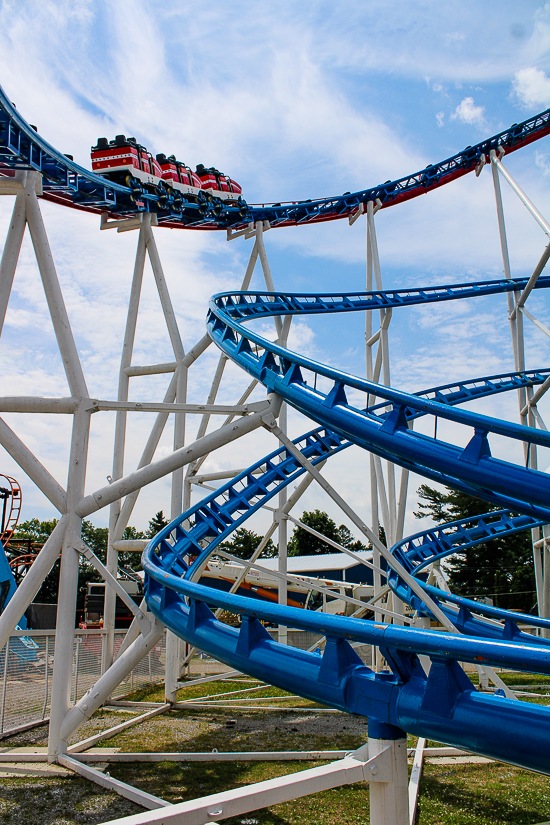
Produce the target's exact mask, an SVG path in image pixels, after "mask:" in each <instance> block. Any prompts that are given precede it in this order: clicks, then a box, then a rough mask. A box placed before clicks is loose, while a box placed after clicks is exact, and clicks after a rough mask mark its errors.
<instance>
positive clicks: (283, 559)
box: [277, 345, 288, 645]
mask: <svg viewBox="0 0 550 825" xmlns="http://www.w3.org/2000/svg"><path fill="white" fill-rule="evenodd" d="M283 346H284V345H283ZM287 419H288V415H287V405H286V404H285V403H283V404H282V405H281V412H280V414H279V426H280V428H281V430H282V431H283V432H284V433H285V434H286V432H287ZM279 443H280V444H281V446H283V444H282V443H281V442H279ZM286 502H287V488H286V487H283V489H282V490H281V492H280V493H279V509H278V514H277V517H278V525H279V529H278V535H277V538H278V544H279V559H278V571H279V574H280V575H281V576H283V577H284V578H280V579H279V584H278V603H279V604H282V605H285V606H286V604H287V602H288V582H287V579H286V576H287V574H288V521H287V519H286V518H284V508H285V505H286ZM277 640H278V641H279V642H280V643H281V644H284V645H286V644H287V642H288V628H287V627H286V626H285V625H281V624H280V625H278V635H277Z"/></svg>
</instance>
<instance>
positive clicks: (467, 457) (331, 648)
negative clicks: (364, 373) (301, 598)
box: [143, 279, 550, 773]
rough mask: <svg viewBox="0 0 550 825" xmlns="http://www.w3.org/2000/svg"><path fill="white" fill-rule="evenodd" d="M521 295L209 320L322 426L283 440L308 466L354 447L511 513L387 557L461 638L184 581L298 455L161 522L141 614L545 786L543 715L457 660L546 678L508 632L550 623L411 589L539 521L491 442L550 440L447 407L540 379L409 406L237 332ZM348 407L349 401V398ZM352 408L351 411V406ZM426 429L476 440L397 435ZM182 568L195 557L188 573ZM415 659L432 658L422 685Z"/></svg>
mask: <svg viewBox="0 0 550 825" xmlns="http://www.w3.org/2000/svg"><path fill="white" fill-rule="evenodd" d="M525 283H526V281H524V280H517V281H515V282H514V283H512V284H511V283H510V282H508V281H501V282H495V281H490V282H489V281H487V282H479V283H476V284H459V285H454V286H453V285H451V286H446V287H437V288H426V289H421V290H407V291H403V290H400V291H394V292H376V293H363V294H359V295H351V296H350V295H322V296H321V295H312V296H305V295H299V296H298V295H290V296H283V295H279V294H277V293H238V294H224V295H218V296H215V297H214V298H213V299H212V302H211V305H210V310H209V315H208V321H207V323H208V329H209V332H210V334H211V336H212V337H213V339H214V341H215V342H216V343H217V344H218V346H219V347H220V348H221V349H222V350H223V351H224V352H225V353H226V354H227V355H228V356H229V357H230V358H231V359H232V360H234V361H235V362H236V363H237V364H239V366H241V367H242V368H243V369H245V370H246V371H247V372H248V373H249V374H251V375H253V376H254V377H255V378H257V379H258V380H260V381H261V382H262V383H263V384H264V385H265V386H266V387H267V388H268V390H269V391H271V392H274V393H276V394H277V395H279V396H281V397H283V398H284V399H285V400H286V401H288V402H289V403H290V404H291V405H292V406H294V407H295V408H296V409H298V410H300V411H302V412H304V413H305V414H306V415H307V416H309V417H310V418H313V419H314V420H317V421H318V423H319V424H320V425H321V426H320V428H318V429H317V430H313V431H311V432H309V433H306V434H305V435H304V436H302V437H301V438H300V439H297V440H296V441H295V442H294V443H295V446H297V447H298V449H299V450H300V452H301V453H302V455H304V456H305V457H307V458H308V459H309V460H310V461H311V462H312V463H313V464H316V463H317V464H318V463H320V462H322V461H324V460H325V459H327V458H329V457H330V456H331V455H333V454H334V453H335V452H338V451H340V450H341V449H344V448H345V447H346V446H348V445H349V444H350V443H355V444H358V445H360V446H362V447H365V448H367V449H368V450H370V451H372V452H375V453H377V454H378V455H381V456H383V457H385V458H388V459H390V460H392V461H394V462H396V463H398V464H401V465H402V466H405V467H409V468H411V469H414V470H415V471H416V472H419V473H420V474H423V475H425V476H427V477H429V478H437V480H440V481H443V482H445V483H447V484H450V485H451V486H453V487H458V489H463V490H465V491H467V492H473V493H474V494H477V495H479V496H481V497H482V498H488V499H489V500H492V501H495V502H496V503H499V504H501V505H504V506H505V507H511V506H512V504H513V508H514V510H516V511H519V513H520V515H519V516H517V515H516V516H513V515H512V514H511V513H510V512H508V511H505V510H502V511H498V512H492V513H488V514H486V515H484V516H481V517H479V518H478V519H476V520H473V521H472V520H471V521H470V522H468V523H462V522H461V523H453V524H450V525H445V526H443V527H440V528H437V530H436V531H433V530H432V531H428V532H426V533H424V534H418V535H417V536H413V537H410V538H409V539H407V540H406V541H405V542H402V543H400V544H399V545H396V546H395V547H394V548H392V554H393V557H394V559H395V562H396V567H398V569H399V567H400V568H403V567H404V568H405V569H406V570H407V571H408V572H410V573H412V574H413V576H414V577H415V578H416V580H417V582H419V583H421V584H422V586H423V587H424V589H425V590H426V591H428V592H429V594H430V595H431V596H432V598H435V599H436V600H437V602H438V604H439V605H440V606H441V607H442V608H443V609H444V610H445V612H446V613H447V615H448V616H449V617H451V618H452V621H453V622H455V624H456V625H457V627H458V629H459V630H461V631H462V633H463V634H464V635H461V636H458V635H449V634H447V633H441V632H433V631H428V630H425V631H421V630H416V629H412V628H403V627H398V626H392V625H386V624H381V623H375V622H371V621H362V620H360V619H354V618H344V617H333V616H327V615H324V614H316V613H311V612H309V611H304V610H297V609H295V608H290V607H284V606H279V605H272V604H269V605H266V604H263V603H260V602H258V600H254V599H247V598H243V597H239V596H236V595H234V594H227V593H220V592H219V591H215V590H213V589H212V588H209V587H205V586H203V585H200V584H197V583H196V581H194V580H193V579H194V578H197V577H198V576H199V575H200V570H201V569H202V566H203V565H204V564H205V563H206V561H207V559H208V557H209V555H210V554H211V553H212V552H213V551H214V549H215V547H216V546H217V545H218V544H219V543H220V542H221V541H223V539H224V538H225V537H226V536H228V535H229V534H230V533H231V532H232V531H233V529H234V528H235V527H237V526H239V525H240V524H242V523H243V522H244V521H245V520H246V518H247V517H248V516H249V515H250V514H251V513H252V512H255V511H256V510H257V509H258V508H259V507H260V506H262V504H263V503H265V502H267V501H268V500H269V499H270V498H272V497H273V496H274V495H275V494H276V493H277V492H278V491H279V490H280V489H281V487H283V486H286V485H287V484H289V483H291V482H292V481H294V480H295V479H296V478H297V477H298V475H299V474H300V472H302V471H303V467H302V465H301V464H300V462H299V461H298V460H297V458H296V456H295V455H294V454H293V452H292V451H289V450H287V449H286V448H282V449H281V450H278V451H275V452H273V453H272V454H270V455H269V456H267V457H266V458H264V459H262V461H260V462H258V464H256V465H254V466H253V467H250V468H248V469H247V470H246V471H245V472H244V473H242V474H241V475H240V476H238V477H237V478H236V479H235V480H234V481H232V482H230V483H228V484H227V485H225V486H224V487H222V488H221V489H220V490H219V491H217V492H216V493H213V494H212V495H211V496H209V497H208V498H207V499H205V500H203V501H202V502H201V503H200V504H198V505H196V506H195V507H194V508H192V509H191V510H189V511H187V512H186V513H184V514H183V515H182V516H181V517H180V518H178V519H176V520H175V521H174V522H172V524H170V525H169V526H168V527H166V528H165V529H164V530H163V531H162V532H161V533H160V534H159V535H158V536H157V537H156V538H155V539H154V540H153V541H152V542H151V543H150V544H149V545H148V547H147V548H146V550H145V552H144V556H143V564H144V569H145V571H146V598H147V602H148V605H149V607H150V609H151V610H152V611H153V612H154V613H155V614H156V615H157V616H158V617H159V618H161V619H162V621H163V622H164V623H165V624H166V625H167V626H168V627H169V628H170V629H171V630H173V631H174V632H175V633H177V634H178V635H180V636H182V637H183V638H185V639H186V640H187V641H189V642H191V643H192V644H194V645H197V646H198V647H200V648H201V649H203V650H206V651H208V652H209V653H210V654H211V655H213V656H215V657H216V658H217V659H220V660H221V661H224V662H226V663H227V664H229V665H230V666H231V667H234V668H238V669H241V670H243V671H244V672H247V673H250V674H252V675H255V676H258V677H259V678H262V679H267V680H268V681H269V682H271V683H273V684H276V685H279V686H280V687H282V688H285V689H287V690H291V691H294V692H297V693H299V694H301V695H303V696H306V697H307V698H310V699H313V700H315V701H320V702H324V703H326V704H329V705H331V706H333V707H337V708H341V709H343V710H346V711H348V712H352V713H360V714H363V715H366V716H368V717H369V718H370V719H375V720H377V721H378V722H381V723H386V724H391V725H394V726H396V727H399V728H402V729H404V730H407V731H409V732H411V733H417V734H418V735H421V736H424V737H429V738H434V739H436V740H438V741H442V742H447V743H449V744H451V745H454V746H456V747H464V748H468V749H469V750H472V751H474V752H476V753H480V754H484V755H487V756H490V757H493V758H496V759H500V760H502V761H505V762H511V763H513V764H517V765H521V766H523V767H527V768H530V769H533V770H539V771H543V772H546V773H550V757H549V756H548V754H547V749H546V747H545V746H544V744H543V742H544V741H545V738H546V734H545V733H542V731H547V726H548V723H549V721H550V711H549V710H548V709H547V708H544V707H540V706H535V705H529V704H525V703H519V702H511V701H510V700H509V699H505V698H503V697H500V696H491V697H488V696H486V695H482V694H479V693H477V692H476V691H475V690H474V689H473V687H472V684H471V682H470V681H469V679H467V677H466V676H465V675H464V673H463V671H462V669H461V667H460V665H459V664H458V663H459V662H464V661H466V662H472V663H474V664H483V665H490V666H506V667H512V668H514V669H517V670H525V671H536V672H540V673H547V672H550V670H549V669H550V649H549V647H548V643H547V640H546V639H543V638H541V639H539V638H534V637H532V636H528V635H527V634H526V633H524V632H522V631H520V629H519V627H518V622H519V621H526V622H529V623H531V624H534V625H536V626H538V627H542V628H544V629H546V630H548V629H549V628H550V622H549V621H546V620H544V619H535V620H532V619H530V617H523V616H520V617H518V615H517V614H515V613H512V612H510V611H501V610H500V611H499V610H498V609H496V608H493V609H491V608H488V607H485V606H483V607H482V606H480V605H477V604H476V603H472V602H470V601H469V600H467V599H460V598H459V597H454V596H452V594H446V593H444V592H443V591H441V590H439V589H437V588H433V587H431V586H430V587H428V586H427V585H426V584H425V583H424V582H422V577H421V576H420V578H418V576H419V574H421V573H422V570H423V569H425V567H426V565H427V564H430V563H431V562H432V561H434V560H436V559H437V558H441V557H442V556H444V555H448V554H449V553H453V552H460V548H462V547H467V546H468V545H471V544H473V543H479V542H481V541H484V540H487V539H488V538H489V537H491V536H493V537H494V536H495V535H504V534H505V535H510V534H513V533H515V532H519V531H520V530H525V529H529V528H532V527H535V526H538V525H540V524H541V523H544V522H546V521H548V520H549V516H550V508H549V506H548V502H549V501H550V499H549V498H548V494H549V493H550V483H549V479H548V476H547V475H546V474H544V473H539V472H537V471H535V470H532V469H529V468H525V467H523V466H521V465H518V464H513V463H512V462H511V461H503V460H501V459H496V458H494V457H493V456H491V453H490V449H489V443H488V438H489V436H490V435H491V434H493V433H495V434H498V435H500V436H504V437H505V438H508V439H512V440H520V441H523V442H524V443H528V444H529V443H537V444H540V445H543V446H546V447H548V446H550V436H549V435H548V434H547V433H543V432H541V431H533V430H532V429H530V428H527V427H522V426H519V425H514V424H508V423H505V422H502V421H499V420H498V419H494V418H490V417H488V416H483V415H479V414H478V413H473V412H471V411H466V410H461V409H458V408H457V406H458V405H459V404H461V403H464V402H466V401H469V400H471V399H473V398H480V397H484V396H488V395H492V394H495V393H500V392H505V391H507V390H510V389H516V388H517V387H518V386H527V385H528V384H529V383H530V384H531V385H532V386H534V385H535V384H539V385H540V384H542V383H543V382H544V381H545V380H546V377H547V374H548V371H547V370H543V371H534V372H531V373H515V374H502V375H498V376H489V377H484V378H481V379H477V380H474V381H471V382H463V383H458V384H456V383H455V384H448V385H445V386H442V387H436V388H432V389H429V390H426V391H425V392H423V393H419V394H414V395H413V394H409V393H403V392H400V391H397V390H392V389H389V388H386V387H382V386H380V385H378V384H374V383H373V382H369V381H364V380H362V379H358V378H355V377H354V376H350V375H348V374H346V373H343V372H341V371H339V370H335V369H333V368H328V367H325V366H323V365H321V364H317V363H316V362H314V361H312V360H311V359H307V358H304V357H303V356H300V355H298V354H296V353H292V352H290V351H289V350H286V349H283V348H281V347H279V346H278V345H276V344H273V343H272V342H270V341H267V340H266V339H265V338H263V337H262V336H260V335H258V334H257V333H255V332H253V331H251V330H250V329H249V328H248V327H247V325H246V323H245V321H246V320H249V319H251V318H257V317H262V318H263V317H266V316H269V315H285V314H300V313H302V312H305V313H308V312H310V313H311V312H315V313H318V314H330V313H331V312H344V311H364V310H365V309H370V308H374V307H376V306H382V305H383V306H386V307H387V306H407V305H411V304H414V303H429V302H434V301H443V300H452V299H462V298H471V297H475V296H482V295H486V294H497V293H500V292H506V291H510V290H514V291H518V290H521V289H522V288H523V287H524V286H525ZM549 285H550V282H549V281H548V279H545V281H542V280H541V281H539V284H538V286H539V288H546V287H547V286H549ZM323 381H324V386H322V387H321V386H320V385H321V384H322V382H323ZM352 393H353V394H354V399H353V402H352V401H351V400H348V399H351V396H352ZM361 396H362V397H363V398H364V399H365V404H364V405H363V404H361V403H360V401H358V400H357V398H359V397H361ZM379 399H381V401H379ZM427 415H429V416H434V417H435V418H440V417H441V418H447V419H450V420H452V421H453V422H455V424H457V425H460V426H465V427H468V428H469V429H470V431H473V434H472V437H471V438H470V441H469V442H468V445H467V447H466V448H459V447H456V446H454V445H452V444H450V443H447V442H444V441H442V440H440V439H437V438H435V437H434V438H430V437H428V436H425V435H422V434H420V433H416V432H415V431H413V430H411V429H410V428H409V425H410V422H411V419H413V418H419V417H421V416H427ZM503 479H504V480H503ZM512 490H513V495H511V493H510V491H512ZM190 557H192V558H193V559H194V561H193V563H192V564H191V565H189V564H188V562H189V560H190ZM388 581H389V583H390V585H391V586H392V588H393V589H394V590H395V591H396V592H397V593H398V594H399V595H400V596H401V597H402V598H405V599H406V600H408V601H409V602H410V603H412V604H413V606H414V607H415V608H416V609H418V610H419V611H420V612H421V613H424V614H427V613H428V610H427V608H426V605H425V604H424V603H423V602H422V600H421V598H420V597H419V596H418V595H417V594H413V592H412V590H411V589H410V588H409V586H408V585H407V584H406V582H404V581H403V579H402V578H400V576H399V574H398V573H396V572H395V571H390V572H389V574H388ZM213 607H217V608H223V609H225V610H229V611H232V612H237V613H240V614H241V616H242V619H243V621H242V625H241V628H240V630H237V629H235V628H232V627H228V626H227V625H225V624H222V623H220V622H218V621H217V620H216V619H215V617H214V615H213V613H212V612H211V609H210V608H213ZM473 611H475V613H474V612H473ZM499 620H500V622H499ZM262 621H269V622H274V623H277V624H283V625H286V626H291V627H295V628H300V629H303V630H310V631H313V632H317V633H319V634H322V635H324V636H326V638H327V643H326V646H325V650H324V653H323V655H322V656H319V655H316V654H314V653H309V652H306V651H300V650H296V649H295V648H288V647H287V646H285V645H280V644H278V643H276V642H274V641H273V640H272V639H271V637H270V636H269V634H268V633H267V632H266V630H265V628H264V627H263V625H262V623H261V622H262ZM469 634H470V635H471V636H474V637H475V638H470V637H469ZM353 642H361V643H364V644H365V643H367V644H375V645H378V646H379V647H380V649H381V650H382V653H383V655H384V657H385V658H386V661H387V662H388V664H389V666H390V668H391V673H385V674H375V673H373V672H372V671H371V670H370V669H369V668H368V667H366V666H365V665H363V663H362V662H361V660H360V659H359V657H358V656H357V654H356V653H355V652H354V650H353V648H352V646H351V644H352V643H353ZM419 655H424V656H428V657H429V658H430V660H431V667H430V670H429V673H428V675H426V672H425V671H424V669H423V668H422V667H421V665H420V660H419V658H418V656H419ZM512 732H513V733H512ZM511 733H512V737H513V741H514V749H513V751H512V750H511V748H510V741H512V740H511V738H510V735H511ZM518 742H520V745H519V747H517V748H516V743H518Z"/></svg>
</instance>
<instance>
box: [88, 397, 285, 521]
mask: <svg viewBox="0 0 550 825" xmlns="http://www.w3.org/2000/svg"><path fill="white" fill-rule="evenodd" d="M271 416H272V413H271V408H270V404H269V402H266V404H265V406H264V409H263V412H262V413H252V415H248V416H246V417H243V418H241V419H240V420H239V421H238V422H237V423H236V424H231V425H228V426H226V427H222V428H221V429H219V430H216V431H215V432H213V433H209V434H208V435H205V436H204V437H203V438H200V439H198V440H197V441H195V442H193V444H191V445H189V446H187V447H182V448H181V449H179V450H176V452H174V453H172V454H171V455H169V456H167V457H166V458H163V459H160V460H159V461H156V462H154V463H153V464H148V465H147V466H145V467H142V468H141V469H139V470H136V471H135V472H133V473H130V474H129V475H127V476H125V477H124V478H121V479H119V480H118V481H113V483H112V484H109V485H107V486H106V487H101V488H100V489H99V490H96V491H95V492H94V493H92V494H91V495H88V496H86V497H85V498H83V499H82V500H81V501H80V502H79V504H78V506H77V508H76V512H77V513H78V514H79V515H81V516H82V517H86V516H89V515H90V514H91V513H93V512H95V511H96V510H101V508H102V507H106V506H107V505H109V504H112V503H113V502H114V501H117V500H118V499H120V498H121V497H122V496H125V495H127V494H128V493H132V492H134V491H135V490H139V489H140V488H141V487H144V486H145V485H146V484H151V483H152V482H153V481H157V479H159V478H162V477H163V476H165V475H168V474H169V473H171V472H173V470H176V469H177V468H178V467H183V466H184V465H185V464H189V463H190V462H191V461H193V460H194V459H196V458H199V457H200V456H202V455H205V454H206V453H210V452H212V450H216V449H218V447H222V446H223V445H225V444H229V443H230V442H231V441H235V440H236V439H237V438H239V437H240V436H241V435H245V434H246V433H250V432H252V431H253V430H255V429H257V428H258V427H261V426H262V425H264V424H265V423H266V421H267V420H269V418H270V417H271Z"/></svg>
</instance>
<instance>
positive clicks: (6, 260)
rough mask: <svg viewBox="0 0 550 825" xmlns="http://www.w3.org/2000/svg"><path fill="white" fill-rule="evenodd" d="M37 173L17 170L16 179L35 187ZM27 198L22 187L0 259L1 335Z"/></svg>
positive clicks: (17, 257)
mask: <svg viewBox="0 0 550 825" xmlns="http://www.w3.org/2000/svg"><path fill="white" fill-rule="evenodd" d="M37 174H38V173H37V172H16V173H15V180H17V181H19V182H20V183H22V184H23V185H24V186H32V189H34V187H35V185H36V178H37ZM26 198H27V191H26V189H21V191H20V192H18V194H17V195H16V197H15V204H14V207H13V213H12V216H11V221H10V225H9V227H8V234H7V237H6V243H5V245H4V251H3V252H2V260H1V261H0V335H2V329H3V326H4V320H5V317H6V310H7V308H8V302H9V299H10V294H11V288H12V285H13V278H14V275H15V269H16V267H17V261H18V260H19V253H20V252H21V244H22V243H23V235H24V234H25V226H26V223H27V219H26V212H25V201H26Z"/></svg>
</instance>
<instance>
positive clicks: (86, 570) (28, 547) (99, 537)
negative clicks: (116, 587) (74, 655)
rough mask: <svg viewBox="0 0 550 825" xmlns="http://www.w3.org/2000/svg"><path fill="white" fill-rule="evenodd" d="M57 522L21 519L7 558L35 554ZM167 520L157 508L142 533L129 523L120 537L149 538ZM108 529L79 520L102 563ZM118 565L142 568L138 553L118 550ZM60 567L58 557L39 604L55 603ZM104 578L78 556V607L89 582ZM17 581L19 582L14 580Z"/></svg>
mask: <svg viewBox="0 0 550 825" xmlns="http://www.w3.org/2000/svg"><path fill="white" fill-rule="evenodd" d="M57 522H58V519H51V520H50V521H40V520H39V519H37V518H33V519H29V520H28V521H24V522H22V523H21V524H19V525H18V526H17V529H16V531H15V532H14V534H13V536H12V537H11V539H10V542H9V544H8V546H7V547H6V548H5V551H6V555H7V557H8V561H10V560H11V559H12V558H14V557H15V556H17V555H22V554H25V553H36V552H38V550H39V549H40V548H41V547H42V546H43V545H44V544H45V543H46V541H47V540H48V538H49V536H50V535H51V534H52V533H53V530H54V528H55V526H56V524H57ZM168 523H169V522H168V520H167V519H165V518H164V513H163V512H162V510H160V511H159V512H158V513H157V514H156V515H155V516H153V518H152V519H151V520H150V521H149V527H148V529H147V530H146V531H145V532H143V531H142V530H137V529H136V528H135V527H132V526H128V527H127V528H126V529H125V531H124V533H123V536H122V538H123V539H126V540H127V539H149V538H153V536H156V534H157V533H158V532H159V530H161V529H162V528H163V527H165V526H166V525H167V524H168ZM108 536H109V531H108V529H107V527H95V526H94V525H93V524H92V523H91V521H87V520H84V521H83V522H82V540H83V541H84V542H85V543H86V544H87V545H88V547H89V548H90V549H91V550H93V552H94V553H95V554H96V556H97V557H98V558H99V559H100V560H101V561H102V562H103V563H105V562H106V561H107V541H108ZM118 564H119V567H126V566H127V567H130V568H131V569H132V570H134V571H139V570H141V569H142V567H141V554H140V553H118ZM60 567H61V560H60V559H58V560H57V561H56V563H55V564H54V566H53V567H52V569H51V570H50V572H49V573H48V575H47V576H46V578H45V579H44V581H43V582H42V586H41V588H40V590H39V591H38V593H37V594H36V596H35V598H34V601H35V602H38V603H39V604H55V603H56V602H57V593H58V589H59V570H60ZM94 581H103V580H102V578H101V576H100V575H99V573H98V572H97V570H96V569H95V567H93V566H92V565H91V564H90V563H89V562H88V561H87V560H86V559H85V558H84V556H81V557H80V563H79V568H78V596H77V609H78V610H82V609H83V608H84V597H85V595H86V590H87V585H88V582H94ZM17 584H19V582H17Z"/></svg>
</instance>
